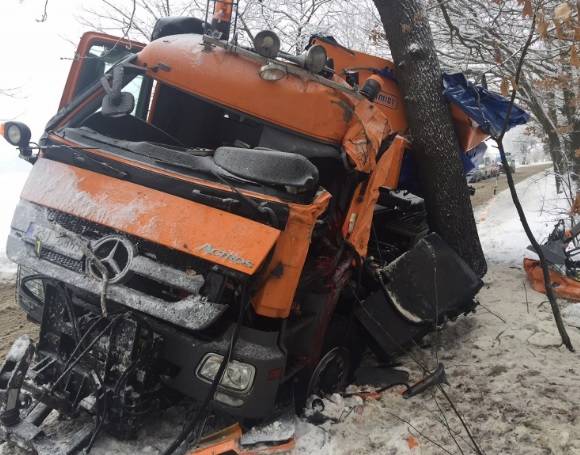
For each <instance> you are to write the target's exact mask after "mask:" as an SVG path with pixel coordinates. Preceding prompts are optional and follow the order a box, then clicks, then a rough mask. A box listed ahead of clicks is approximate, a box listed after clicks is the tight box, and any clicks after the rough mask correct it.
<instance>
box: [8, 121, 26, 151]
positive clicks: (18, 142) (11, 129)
mask: <svg viewBox="0 0 580 455" xmlns="http://www.w3.org/2000/svg"><path fill="white" fill-rule="evenodd" d="M0 131H3V133H2V134H3V135H4V139H6V140H7V141H8V142H9V143H10V144H12V145H14V146H17V147H27V146H28V144H29V142H30V135H31V133H30V128H28V126H26V125H25V124H24V123H22V122H6V123H4V124H3V125H2V128H0Z"/></svg>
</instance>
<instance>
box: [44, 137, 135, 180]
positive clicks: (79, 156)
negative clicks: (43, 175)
mask: <svg viewBox="0 0 580 455" xmlns="http://www.w3.org/2000/svg"><path fill="white" fill-rule="evenodd" d="M61 147H64V148H66V149H69V150H72V152H73V153H72V158H73V160H74V161H76V162H80V163H85V162H86V161H90V162H91V163H92V164H96V165H97V166H100V167H101V168H105V169H107V170H108V171H110V172H111V173H113V174H115V175H116V176H117V177H119V178H122V179H126V178H128V177H129V173H128V172H125V171H123V170H121V169H118V168H116V167H115V166H113V165H111V164H109V163H105V162H104V161H100V160H98V159H96V158H94V157H92V156H90V155H89V154H88V153H79V152H86V151H87V150H99V148H98V147H81V146H78V147H76V146H71V145H66V144H59V145H45V146H42V147H40V148H42V149H43V150H48V151H49V152H50V149H58V148H61Z"/></svg>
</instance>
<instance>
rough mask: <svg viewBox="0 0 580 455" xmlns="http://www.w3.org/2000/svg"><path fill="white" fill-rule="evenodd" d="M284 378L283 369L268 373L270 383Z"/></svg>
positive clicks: (275, 369)
mask: <svg viewBox="0 0 580 455" xmlns="http://www.w3.org/2000/svg"><path fill="white" fill-rule="evenodd" d="M280 378H282V368H272V369H271V370H270V371H268V381H276V380H277V379H280Z"/></svg>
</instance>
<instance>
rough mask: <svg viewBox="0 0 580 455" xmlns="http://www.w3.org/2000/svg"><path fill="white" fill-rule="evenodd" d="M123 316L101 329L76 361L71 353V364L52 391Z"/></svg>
mask: <svg viewBox="0 0 580 455" xmlns="http://www.w3.org/2000/svg"><path fill="white" fill-rule="evenodd" d="M121 316H122V315H118V316H117V317H115V318H114V319H113V320H112V321H111V322H109V323H108V324H107V325H106V326H105V328H104V329H103V330H101V331H100V332H99V333H98V334H97V336H96V337H95V338H93V340H92V341H91V342H90V343H89V345H88V346H87V347H86V348H85V350H84V351H83V352H81V353H80V354H79V356H78V357H77V358H76V359H75V360H74V361H72V362H71V359H72V355H71V357H70V358H69V360H68V361H67V363H69V366H68V367H66V368H65V370H64V371H63V372H62V374H61V375H60V376H59V377H58V379H57V380H56V381H55V382H54V383H53V384H52V386H51V388H50V391H51V392H52V391H53V390H54V389H55V387H56V386H57V385H58V384H59V383H60V381H62V380H63V379H64V378H65V377H66V375H67V374H68V373H69V372H70V371H71V370H72V369H73V368H74V367H75V366H76V365H77V364H78V363H79V362H80V361H81V360H82V358H83V357H84V356H85V355H86V354H87V353H88V352H89V351H90V350H91V348H92V347H93V346H94V345H95V344H96V343H97V341H99V340H100V339H101V337H102V336H103V335H104V334H105V333H106V332H107V331H108V330H109V329H111V328H112V327H113V325H114V324H115V323H116V322H117V321H118V320H119V318H120V317H121ZM100 321H101V319H99V320H97V321H96V322H95V323H94V324H93V326H96V325H97V324H98V323H99V322H100ZM88 333H90V332H87V333H86V334H85V335H84V336H83V338H85V337H86V335H87V334H88ZM81 341H83V340H81ZM80 345H81V343H79V344H78V345H77V347H76V348H75V351H76V350H77V348H78V347H79V346H80ZM73 352H74V351H73Z"/></svg>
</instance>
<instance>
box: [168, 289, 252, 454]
mask: <svg viewBox="0 0 580 455" xmlns="http://www.w3.org/2000/svg"><path fill="white" fill-rule="evenodd" d="M249 302H250V298H249V295H248V286H247V284H244V285H243V289H242V296H241V302H240V312H239V314H238V320H237V322H236V326H235V327H234V331H233V333H232V336H231V338H230V343H229V347H228V351H227V353H226V355H225V356H224V359H223V361H222V363H221V364H220V367H219V369H218V372H217V374H216V375H215V377H214V379H213V381H212V383H211V386H210V388H209V390H208V392H207V394H206V396H205V398H204V400H203V402H202V404H201V406H200V407H199V408H198V410H197V412H196V413H195V415H194V417H193V419H192V420H191V422H190V423H189V424H188V425H186V426H185V427H184V428H183V430H182V431H181V433H179V435H178V436H177V438H176V439H175V441H173V443H172V444H171V445H170V446H169V447H168V448H167V449H165V451H164V452H163V455H171V454H173V453H175V451H176V450H177V449H178V448H179V447H180V446H181V444H183V442H184V441H186V440H187V439H188V437H189V436H190V435H191V433H192V432H193V430H195V427H196V426H197V425H198V424H199V422H200V421H201V420H202V418H203V419H205V415H204V414H205V412H206V409H207V407H208V406H209V404H210V402H211V401H212V400H213V397H214V395H215V393H216V391H217V388H218V386H219V383H220V382H221V380H222V376H223V375H224V373H225V371H226V368H227V366H228V364H229V363H230V360H231V357H232V354H233V351H234V348H235V346H236V342H237V341H238V336H239V333H240V328H241V326H242V320H243V317H244V314H245V311H246V308H247V306H248V303H249ZM201 435H202V431H199V432H198V434H197V435H196V438H195V440H194V441H193V442H194V444H192V445H194V446H195V445H197V443H198V442H199V439H200V438H201Z"/></svg>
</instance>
